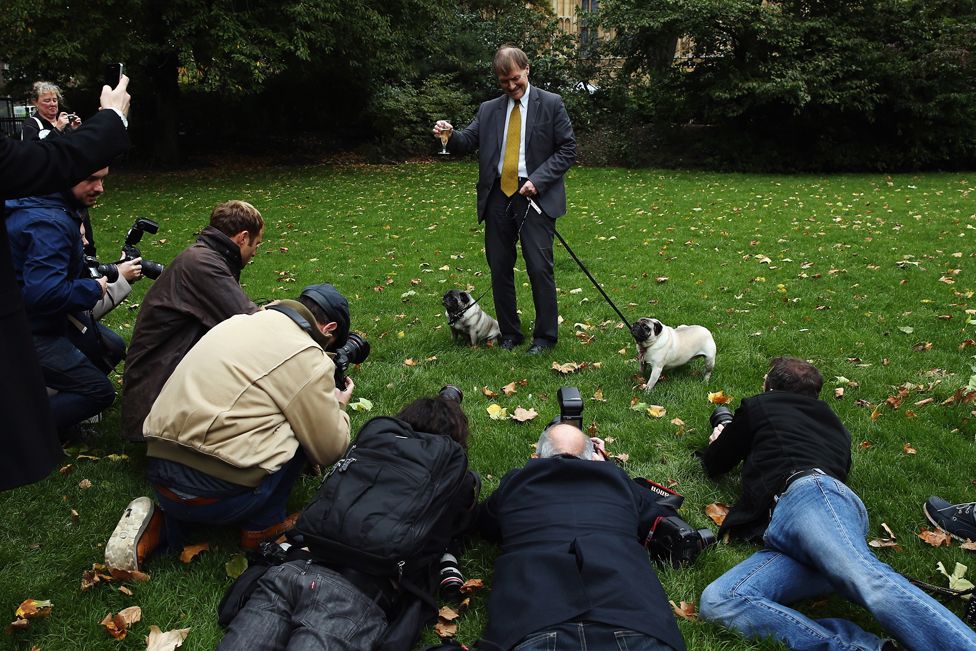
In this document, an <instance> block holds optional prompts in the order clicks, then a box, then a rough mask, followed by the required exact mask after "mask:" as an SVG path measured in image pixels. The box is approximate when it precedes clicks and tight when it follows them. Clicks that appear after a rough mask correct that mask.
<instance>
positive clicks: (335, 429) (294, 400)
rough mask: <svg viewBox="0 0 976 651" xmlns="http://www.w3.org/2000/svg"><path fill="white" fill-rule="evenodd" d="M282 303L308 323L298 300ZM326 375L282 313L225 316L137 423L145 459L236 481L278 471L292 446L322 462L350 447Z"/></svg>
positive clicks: (323, 358) (321, 356)
mask: <svg viewBox="0 0 976 651" xmlns="http://www.w3.org/2000/svg"><path fill="white" fill-rule="evenodd" d="M288 304H289V306H291V307H292V308H294V309H296V310H297V311H299V312H301V313H302V315H303V316H305V318H306V319H307V320H308V321H309V322H310V323H313V324H314V322H315V321H314V319H313V318H312V315H311V314H310V313H309V312H308V310H306V309H305V307H304V306H303V305H301V304H300V303H297V302H292V301H289V302H288ZM295 306H297V307H295ZM299 308H300V309H299ZM334 373H335V364H333V362H332V360H331V359H330V357H329V356H328V355H327V354H326V353H325V351H324V350H322V348H321V347H320V346H319V345H318V344H317V343H316V342H314V341H313V340H312V338H311V337H310V336H309V335H308V333H306V332H305V331H304V330H302V329H301V328H300V327H299V326H298V325H296V324H295V323H294V322H293V321H292V320H291V319H289V318H288V317H287V316H286V315H284V314H281V313H279V312H275V311H271V310H267V311H265V310H262V311H259V312H257V313H255V314H250V315H238V316H234V317H231V318H230V319H227V320H226V321H224V322H223V323H220V324H218V325H217V326H215V327H214V328H213V329H212V330H210V331H209V332H208V333H207V334H206V335H204V336H203V338H202V339H201V340H200V341H199V342H198V343H197V344H196V345H195V346H194V347H193V348H191V349H190V352H188V353H187V354H186V356H185V357H184V358H183V361H181V362H180V363H179V365H178V366H177V367H176V370H175V371H174V372H173V374H172V375H171V376H170V378H169V380H167V381H166V384H165V385H164V386H163V390H162V392H161V393H160V394H159V397H158V398H157V399H156V401H155V403H153V406H152V409H151V410H150V412H149V416H147V417H146V420H145V424H144V427H143V434H144V435H145V437H146V441H147V443H148V450H147V452H148V455H149V456H150V457H156V458H160V459H169V460H171V461H176V462H178V463H182V464H184V465H187V466H190V467H191V468H194V469H196V470H199V471H201V472H205V473H207V474H209V475H212V476H214V477H219V478H220V479H224V480H226V481H230V482H233V483H235V484H241V485H244V486H257V485H258V484H259V483H260V482H261V480H262V479H263V478H264V477H266V476H267V475H268V474H270V473H273V472H275V471H277V470H278V469H280V468H281V467H282V466H283V465H284V464H285V463H287V462H288V461H289V460H290V459H291V458H292V457H293V456H294V454H295V451H296V450H297V448H298V446H299V445H301V447H302V448H303V449H304V450H305V453H306V454H307V455H308V458H309V459H310V460H311V461H312V462H314V463H318V464H323V465H324V464H330V463H332V462H333V461H335V460H336V459H338V458H339V457H340V456H341V455H342V454H343V452H345V450H346V447H347V446H348V445H349V416H348V414H346V412H345V411H343V409H342V408H341V407H340V405H339V402H338V400H336V395H335V379H334Z"/></svg>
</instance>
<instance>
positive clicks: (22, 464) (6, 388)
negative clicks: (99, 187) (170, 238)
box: [0, 111, 129, 490]
mask: <svg viewBox="0 0 976 651" xmlns="http://www.w3.org/2000/svg"><path fill="white" fill-rule="evenodd" d="M128 146H129V138H128V136H127V135H126V132H125V128H124V127H123V125H122V120H121V119H120V118H119V117H118V116H117V115H116V114H115V112H114V111H100V112H99V113H98V114H97V115H95V116H93V117H92V118H91V119H90V120H87V121H86V122H85V124H84V125H82V126H81V127H79V128H78V129H77V131H75V132H73V133H72V137H71V138H52V139H49V140H48V139H45V140H43V141H40V142H20V141H16V140H10V139H8V138H4V137H0V199H14V198H17V197H25V196H29V195H32V194H49V193H52V192H58V191H61V190H65V189H67V188H70V187H72V186H73V185H74V184H75V183H77V182H78V181H80V180H82V179H84V178H86V177H87V176H88V175H89V174H91V173H92V172H94V171H96V170H98V169H101V168H102V167H105V166H106V165H108V164H109V163H110V162H111V160H112V159H113V158H114V157H116V156H118V155H119V154H121V153H123V152H124V151H125V150H126V149H128ZM0 333H2V334H0V413H2V414H3V420H4V422H3V427H0V449H2V450H3V454H0V490H7V489H10V488H14V487H16V486H21V485H23V484H28V483H31V482H34V481H38V480H40V479H43V478H44V477H46V476H47V474H48V473H49V472H51V470H52V469H53V468H54V467H55V466H56V465H57V464H58V462H59V461H60V460H61V457H62V452H61V445H60V443H59V442H58V438H57V435H56V433H55V431H54V421H53V420H52V418H51V413H50V407H49V406H48V400H47V393H46V391H45V388H44V378H43V377H42V375H41V368H40V366H39V365H38V363H37V356H36V355H35V354H34V346H33V343H32V341H31V334H30V326H29V325H28V322H27V317H26V315H25V313H24V306H23V299H22V297H21V291H20V287H19V286H18V285H17V281H16V279H15V277H14V271H13V265H12V264H11V261H10V245H9V243H8V242H7V229H6V228H2V229H0Z"/></svg>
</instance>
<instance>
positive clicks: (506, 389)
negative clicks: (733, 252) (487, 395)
mask: <svg viewBox="0 0 976 651" xmlns="http://www.w3.org/2000/svg"><path fill="white" fill-rule="evenodd" d="M502 393H504V394H505V395H506V396H510V395H512V394H514V393H515V383H514V382H509V383H508V384H506V385H505V386H503V387H502Z"/></svg>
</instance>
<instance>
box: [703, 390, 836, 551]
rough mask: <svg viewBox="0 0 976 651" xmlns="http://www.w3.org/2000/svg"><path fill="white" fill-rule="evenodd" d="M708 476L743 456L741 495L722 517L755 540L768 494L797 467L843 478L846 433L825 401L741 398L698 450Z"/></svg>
mask: <svg viewBox="0 0 976 651" xmlns="http://www.w3.org/2000/svg"><path fill="white" fill-rule="evenodd" d="M698 454H699V456H700V457H701V460H702V463H703V464H704V466H705V470H706V472H708V474H709V476H712V477H714V476H716V475H721V474H724V473H726V472H728V471H730V470H732V469H733V468H735V467H736V466H737V465H739V462H740V461H744V462H745V463H743V466H742V496H741V497H740V498H739V501H738V502H737V503H736V504H735V506H733V507H732V509H731V510H730V511H729V514H728V515H727V516H726V517H725V522H724V523H723V524H722V527H721V529H719V537H722V536H723V535H725V533H726V532H728V533H730V534H731V535H733V536H735V537H738V538H742V539H745V540H753V541H758V540H760V539H761V538H762V536H763V533H765V531H766V526H767V525H768V524H769V516H770V510H771V509H772V508H773V497H774V496H776V495H778V494H779V493H781V492H782V491H783V488H784V487H785V483H786V479H787V477H789V476H790V475H791V474H793V473H794V472H797V471H799V470H809V469H811V468H820V469H821V470H823V471H824V472H826V473H827V474H828V475H830V476H831V477H834V478H835V479H839V480H840V481H847V474H848V473H849V472H850V470H851V435H850V433H849V432H848V431H847V429H846V428H845V427H844V425H843V424H842V423H841V422H840V419H839V418H837V414H835V413H834V412H833V410H832V409H831V408H830V407H829V406H827V403H825V402H823V401H822V400H818V399H816V398H810V397H807V396H802V395H800V394H798V393H790V392H787V391H767V392H766V393H761V394H759V395H757V396H753V397H752V398H745V399H743V401H742V405H741V406H740V407H739V408H738V409H737V410H736V412H735V416H734V417H733V419H732V422H731V423H729V424H728V425H726V426H725V429H724V430H722V434H721V435H720V436H719V437H718V438H717V439H716V440H715V442H714V443H712V444H711V445H709V446H708V447H707V448H706V449H704V450H702V451H700V452H699V453H698Z"/></svg>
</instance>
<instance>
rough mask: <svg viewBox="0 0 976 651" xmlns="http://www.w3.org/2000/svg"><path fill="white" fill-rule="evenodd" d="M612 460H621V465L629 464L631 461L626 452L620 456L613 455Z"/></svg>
mask: <svg viewBox="0 0 976 651" xmlns="http://www.w3.org/2000/svg"><path fill="white" fill-rule="evenodd" d="M610 458H611V459H620V462H621V463H627V462H628V461H630V455H629V454H627V453H626V452H621V453H620V454H611V455H610Z"/></svg>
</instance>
